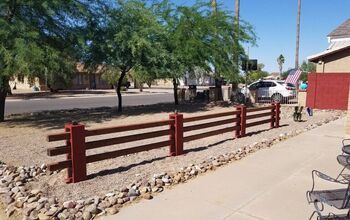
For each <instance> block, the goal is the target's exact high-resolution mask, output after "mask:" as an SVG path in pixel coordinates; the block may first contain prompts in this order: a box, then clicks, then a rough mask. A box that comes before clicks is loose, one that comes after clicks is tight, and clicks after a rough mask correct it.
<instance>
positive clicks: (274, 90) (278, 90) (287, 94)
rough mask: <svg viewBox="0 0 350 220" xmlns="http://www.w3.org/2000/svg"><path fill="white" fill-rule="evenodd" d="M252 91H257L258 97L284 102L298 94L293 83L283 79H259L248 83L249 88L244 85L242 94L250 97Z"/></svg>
mask: <svg viewBox="0 0 350 220" xmlns="http://www.w3.org/2000/svg"><path fill="white" fill-rule="evenodd" d="M252 91H256V96H257V97H256V99H257V101H260V100H271V101H275V102H284V101H287V100H289V99H291V98H295V96H296V88H295V86H294V85H293V84H291V83H285V82H284V81H281V80H259V81H256V82H253V83H252V84H250V85H248V89H247V88H246V87H243V88H242V89H241V94H240V96H241V97H242V98H243V99H244V98H248V97H249V96H250V93H251V92H252Z"/></svg>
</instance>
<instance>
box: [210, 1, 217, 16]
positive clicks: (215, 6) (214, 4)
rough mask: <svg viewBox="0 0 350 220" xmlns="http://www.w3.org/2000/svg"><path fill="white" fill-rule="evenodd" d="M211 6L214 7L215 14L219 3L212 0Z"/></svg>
mask: <svg viewBox="0 0 350 220" xmlns="http://www.w3.org/2000/svg"><path fill="white" fill-rule="evenodd" d="M211 7H212V8H213V14H214V15H215V14H216V13H217V11H218V4H217V2H216V0H211Z"/></svg>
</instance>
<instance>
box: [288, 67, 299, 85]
mask: <svg viewBox="0 0 350 220" xmlns="http://www.w3.org/2000/svg"><path fill="white" fill-rule="evenodd" d="M301 73H302V71H301V69H294V70H292V71H290V72H289V75H288V77H287V79H286V83H291V84H293V85H296V84H297V82H298V79H299V77H300V75H301Z"/></svg>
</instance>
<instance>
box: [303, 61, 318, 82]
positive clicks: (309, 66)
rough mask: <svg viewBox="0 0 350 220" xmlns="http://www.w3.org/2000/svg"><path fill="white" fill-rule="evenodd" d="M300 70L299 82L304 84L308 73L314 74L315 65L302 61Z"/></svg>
mask: <svg viewBox="0 0 350 220" xmlns="http://www.w3.org/2000/svg"><path fill="white" fill-rule="evenodd" d="M300 69H301V70H302V71H303V72H302V74H301V75H300V80H302V81H304V82H305V81H307V75H308V74H309V73H310V72H316V64H314V63H311V62H309V61H305V60H304V61H303V63H302V64H301V66H300Z"/></svg>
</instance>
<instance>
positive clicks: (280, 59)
mask: <svg viewBox="0 0 350 220" xmlns="http://www.w3.org/2000/svg"><path fill="white" fill-rule="evenodd" d="M284 62H285V59H284V56H283V55H282V54H281V55H279V56H278V57H277V64H278V67H279V69H280V74H281V75H282V70H283V64H284Z"/></svg>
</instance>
